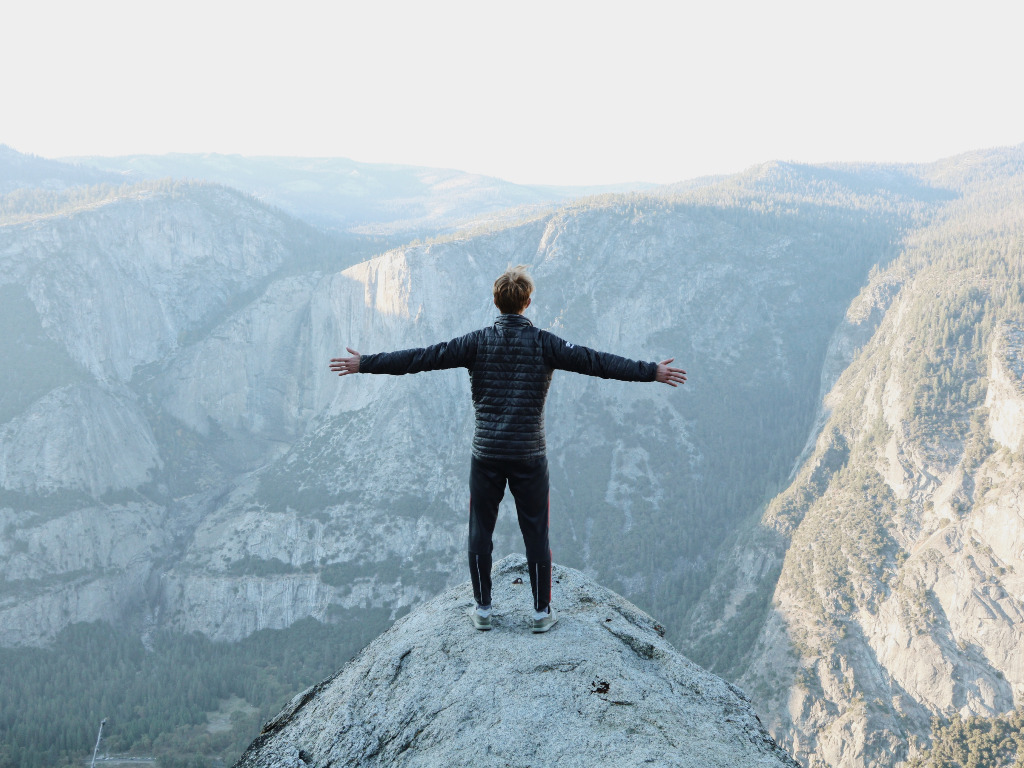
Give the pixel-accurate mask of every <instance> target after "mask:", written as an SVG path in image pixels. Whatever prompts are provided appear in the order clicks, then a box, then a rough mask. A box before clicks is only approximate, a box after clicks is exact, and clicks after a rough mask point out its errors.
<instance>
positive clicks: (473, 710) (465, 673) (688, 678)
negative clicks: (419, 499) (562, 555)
mask: <svg viewBox="0 0 1024 768" xmlns="http://www.w3.org/2000/svg"><path fill="white" fill-rule="evenodd" d="M554 582H555V583H554V585H553V602H554V604H555V605H556V606H557V609H558V611H559V616H560V620H559V623H558V624H557V625H556V626H555V627H554V629H553V630H552V631H551V632H550V633H548V634H546V635H533V634H532V633H531V632H530V629H529V624H528V619H529V613H530V611H529V608H530V591H529V577H528V575H527V571H526V562H525V560H524V558H523V557H522V556H521V555H510V556H508V557H506V558H504V559H503V560H501V561H500V562H498V563H497V564H496V565H495V568H494V605H495V627H494V629H493V630H492V631H491V632H487V633H484V632H478V631H476V630H474V629H473V628H472V626H471V625H470V623H469V620H468V618H467V617H466V616H465V612H466V611H467V610H468V609H469V608H470V606H471V605H472V602H471V601H472V596H471V591H470V589H469V585H468V584H463V585H461V586H458V587H454V588H452V589H449V590H447V591H445V592H443V593H442V594H440V595H439V596H438V597H436V598H435V599H433V600H431V601H430V602H428V603H426V604H424V605H422V606H420V607H419V608H417V609H416V610H414V611H413V612H412V613H410V614H409V615H407V616H406V617H405V618H403V619H401V620H399V621H398V622H397V623H396V624H395V625H394V626H393V627H392V628H391V629H389V630H388V631H387V632H385V633H384V634H383V635H381V636H380V637H379V638H377V640H375V641H374V642H373V643H371V644H370V645H369V646H367V647H366V649H364V650H363V651H362V653H360V654H359V655H358V656H357V657H356V658H355V659H353V660H352V661H351V662H350V663H349V664H348V665H346V666H345V667H344V668H343V669H342V670H341V671H339V672H338V673H337V674H336V675H335V676H334V677H332V678H330V679H328V680H325V681H324V682H322V683H320V684H319V685H316V686H314V687H312V688H310V689H309V690H307V691H305V692H304V693H301V694H299V695H298V696H296V697H295V698H294V699H293V700H292V701H291V702H290V703H289V704H288V705H287V706H286V707H285V708H284V710H283V711H282V712H281V713H280V714H279V715H278V716H277V717H275V718H274V719H273V720H271V721H270V722H269V723H267V725H266V726H265V727H264V729H263V733H262V734H261V735H260V736H259V737H258V738H257V739H256V740H255V741H254V742H253V743H252V745H250V747H249V749H248V750H246V752H245V753H244V754H243V755H242V757H241V759H240V760H239V761H238V763H237V764H236V766H237V768H257V767H258V766H260V767H262V766H267V767H269V766H274V768H283V766H294V768H305V767H306V766H327V765H345V766H353V767H354V766H459V765H474V766H534V767H535V768H539V767H540V766H554V765H558V766H587V767H588V768H589V767H590V766H596V765H614V766H618V767H620V768H624V767H625V766H634V765H637V766H639V765H658V766H663V767H667V766H701V768H709V767H710V766H730V767H734V766H735V767H737V768H738V767H739V766H743V767H746V766H796V763H795V762H794V761H793V760H792V758H790V757H789V756H788V755H787V754H786V753H785V752H784V751H783V750H782V749H781V748H780V747H779V746H778V745H777V744H776V743H775V742H774V741H773V740H772V738H771V737H770V736H769V735H768V733H767V731H765V729H764V728H763V727H762V725H761V723H760V721H759V720H758V718H757V716H756V715H755V714H754V711H753V709H752V708H751V706H750V703H749V700H748V699H747V698H746V696H745V695H744V694H743V692H742V691H740V690H739V689H738V688H736V687H735V686H732V685H730V684H728V683H726V682H725V681H723V680H721V679H720V678H717V677H715V676H714V675H712V674H710V673H708V672H706V671H705V670H703V669H701V668H700V667H698V666H697V665H695V664H693V663H692V662H690V661H689V660H687V659H686V658H684V657H683V656H681V655H680V654H679V653H678V652H677V651H675V650H674V649H673V648H672V647H671V646H670V645H669V644H668V643H667V642H666V641H665V640H664V639H663V637H662V635H663V634H664V629H663V628H662V627H661V626H660V625H659V624H658V623H657V622H655V621H654V620H653V619H652V618H651V617H650V616H648V615H647V614H645V613H643V612H642V611H640V610H639V609H638V608H636V607H635V606H634V605H633V604H631V603H629V602H628V601H626V600H625V599H624V598H622V597H620V596H619V595H617V594H616V593H614V592H612V591H610V590H608V589H605V588H604V587H601V586H600V585H598V584H596V583H595V582H594V581H592V580H591V579H589V578H588V577H586V576H585V575H583V574H582V573H581V572H579V571H576V570H573V569H571V568H563V567H557V566H556V568H555V570H554Z"/></svg>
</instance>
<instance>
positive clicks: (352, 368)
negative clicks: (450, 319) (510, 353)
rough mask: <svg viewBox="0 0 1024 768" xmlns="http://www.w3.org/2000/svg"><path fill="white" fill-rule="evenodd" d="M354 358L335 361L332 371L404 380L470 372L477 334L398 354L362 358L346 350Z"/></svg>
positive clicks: (351, 350) (336, 359)
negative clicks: (405, 377) (406, 376)
mask: <svg viewBox="0 0 1024 768" xmlns="http://www.w3.org/2000/svg"><path fill="white" fill-rule="evenodd" d="M345 349H347V350H348V351H349V352H350V353H351V354H352V356H351V357H335V358H333V359H332V360H331V370H332V371H334V372H335V373H337V374H338V375H339V376H347V375H348V374H350V373H389V374H391V375H392V376H402V375H404V374H407V373H419V372H420V371H438V370H443V369H445V368H468V367H469V366H471V365H472V364H473V360H474V359H476V334H475V333H467V334H466V335H465V336H460V337H459V338H457V339H452V340H451V341H443V342H441V343H440V344H434V345H433V346H430V347H419V348H417V349H402V350H399V351H397V352H378V353H376V354H372V355H360V354H359V353H358V352H356V351H355V350H354V349H352V348H351V347H345Z"/></svg>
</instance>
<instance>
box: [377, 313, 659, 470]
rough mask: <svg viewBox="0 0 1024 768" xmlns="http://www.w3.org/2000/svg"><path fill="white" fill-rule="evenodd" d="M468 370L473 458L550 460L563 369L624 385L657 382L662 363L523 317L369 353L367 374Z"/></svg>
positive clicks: (500, 318) (397, 374) (501, 319)
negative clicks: (547, 428)
mask: <svg viewBox="0 0 1024 768" xmlns="http://www.w3.org/2000/svg"><path fill="white" fill-rule="evenodd" d="M444 368H468V369H469V377H470V381H471V384H472V391H473V407H474V408H475V409H476V431H475V433H474V435H473V454H474V455H475V456H477V457H478V458H483V459H532V458H536V457H539V456H543V455H544V453H545V447H544V401H545V399H546V398H547V395H548V387H549V386H550V385H551V374H552V372H553V371H554V370H555V369H560V370H565V371H574V372H575V373H583V374H586V375H588V376H600V377H601V378H603V379H620V380H622V381H654V375H655V373H656V372H657V370H658V364H657V363H645V362H640V361H637V360H628V359H626V358H624V357H619V356H618V355H611V354H608V353H607V352H597V351H595V350H593V349H588V348H587V347H580V346H577V345H575V344H569V343H568V342H566V341H563V340H562V339H560V338H559V337H557V336H555V335H554V334H553V333H548V332H547V331H543V330H540V329H539V328H535V327H534V326H533V323H531V322H530V321H529V320H527V319H526V318H525V317H523V316H522V315H502V316H501V317H499V318H498V319H497V320H496V321H495V323H494V325H492V326H491V327H489V328H481V329H480V330H478V331H473V332H472V333H467V334H466V335H465V336H460V337H459V338H457V339H452V340H451V341H446V342H442V343H441V344H434V345H433V346H430V347H422V348H420V349H405V350H402V351H400V352H381V353H380V354H376V355H363V356H362V357H361V358H360V360H359V372H360V373H390V374H393V375H395V376H401V375H403V374H406V373H419V372H420V371H435V370H441V369H444Z"/></svg>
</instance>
